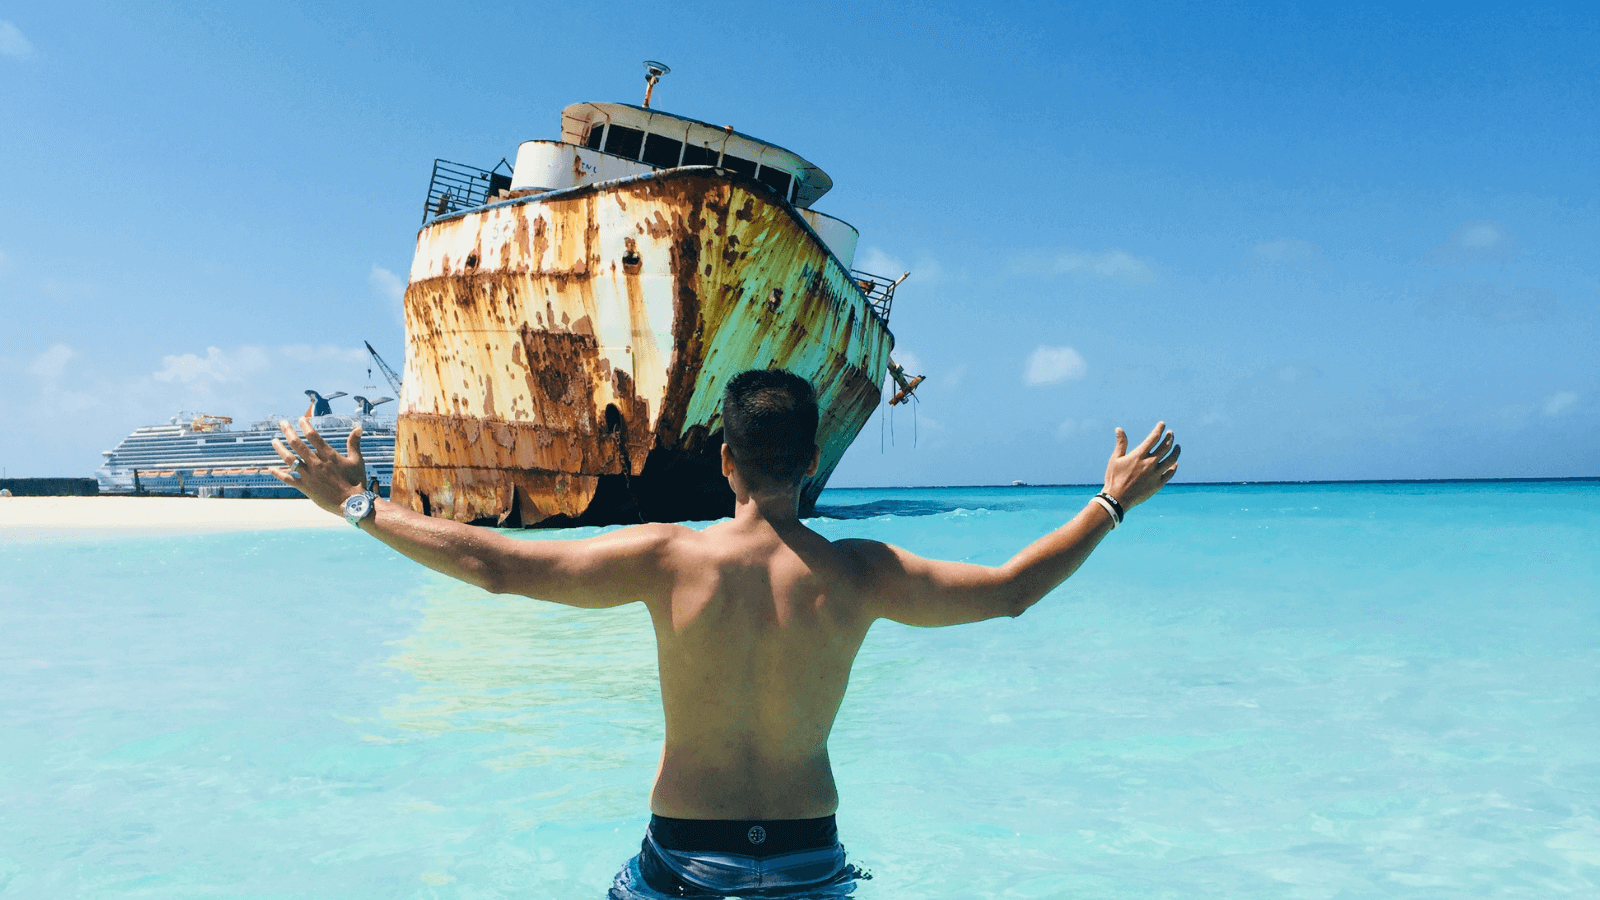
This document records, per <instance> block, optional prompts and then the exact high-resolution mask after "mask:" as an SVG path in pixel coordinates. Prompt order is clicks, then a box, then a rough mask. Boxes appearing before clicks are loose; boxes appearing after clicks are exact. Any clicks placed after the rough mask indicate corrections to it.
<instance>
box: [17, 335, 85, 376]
mask: <svg viewBox="0 0 1600 900" xmlns="http://www.w3.org/2000/svg"><path fill="white" fill-rule="evenodd" d="M77 355H78V353H77V351H75V350H73V349H72V348H71V347H68V346H67V345H66V344H52V345H50V348H49V349H47V350H45V351H44V352H43V353H40V354H39V355H38V356H35V357H34V358H33V360H32V361H31V362H29V363H28V372H29V374H31V375H33V376H34V377H35V378H38V379H40V380H41V381H50V382H53V381H56V380H58V379H60V378H61V374H62V373H63V372H65V371H66V370H67V363H68V362H70V361H71V360H72V358H73V357H74V356H77Z"/></svg>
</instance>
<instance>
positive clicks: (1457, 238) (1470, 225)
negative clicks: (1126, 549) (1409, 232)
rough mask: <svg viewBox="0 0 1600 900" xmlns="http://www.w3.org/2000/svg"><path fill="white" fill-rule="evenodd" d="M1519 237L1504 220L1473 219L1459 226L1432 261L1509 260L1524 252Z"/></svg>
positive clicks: (1457, 262) (1452, 262) (1430, 256)
mask: <svg viewBox="0 0 1600 900" xmlns="http://www.w3.org/2000/svg"><path fill="white" fill-rule="evenodd" d="M1521 249H1522V248H1521V247H1520V246H1519V245H1518V242H1517V238H1516V236H1515V235H1513V234H1512V233H1511V229H1509V228H1507V227H1506V224H1505V223H1504V222H1494V221H1490V220H1488V219H1473V220H1471V221H1468V222H1462V223H1461V224H1460V225H1457V226H1456V228H1455V230H1454V231H1452V232H1451V233H1450V236H1449V237H1447V238H1445V240H1444V243H1442V244H1440V245H1439V246H1437V247H1435V248H1434V249H1433V252H1432V253H1430V254H1429V255H1428V258H1429V260H1431V261H1432V262H1435V263H1441V264H1446V265H1464V264H1467V263H1494V262H1507V261H1509V260H1511V259H1514V258H1515V257H1516V256H1517V254H1518V253H1520V252H1521Z"/></svg>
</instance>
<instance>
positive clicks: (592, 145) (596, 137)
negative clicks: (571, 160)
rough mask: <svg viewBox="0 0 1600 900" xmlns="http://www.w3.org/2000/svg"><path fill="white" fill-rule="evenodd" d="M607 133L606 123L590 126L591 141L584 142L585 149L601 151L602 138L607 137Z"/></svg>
mask: <svg viewBox="0 0 1600 900" xmlns="http://www.w3.org/2000/svg"><path fill="white" fill-rule="evenodd" d="M605 133H606V123H604V122H596V123H594V124H593V125H590V126H589V139H588V140H587V141H584V142H583V145H584V146H585V147H588V148H589V149H590V150H599V149H600V139H601V138H602V137H605Z"/></svg>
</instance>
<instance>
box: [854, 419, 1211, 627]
mask: <svg viewBox="0 0 1600 900" xmlns="http://www.w3.org/2000/svg"><path fill="white" fill-rule="evenodd" d="M1163 432H1165V434H1164V435H1163ZM1180 450H1181V448H1180V447H1179V446H1178V445H1177V443H1176V442H1175V436H1174V434H1173V433H1172V432H1170V431H1166V423H1164V422H1161V423H1157V424H1156V427H1155V429H1154V430H1153V431H1151V432H1150V435H1149V437H1146V438H1145V439H1144V441H1142V442H1141V443H1140V444H1139V445H1138V446H1137V447H1135V448H1134V449H1133V450H1132V451H1131V452H1130V451H1129V450H1128V436H1127V435H1126V434H1125V433H1124V432H1123V430H1122V429H1121V428H1118V429H1117V437H1116V449H1115V450H1114V451H1113V452H1112V454H1111V461H1110V462H1109V463H1107V464H1106V480H1105V491H1106V493H1108V494H1110V495H1111V496H1113V497H1115V498H1116V499H1117V500H1118V501H1119V502H1120V503H1121V504H1122V507H1123V509H1124V510H1131V509H1133V508H1134V507H1135V506H1138V505H1139V504H1141V503H1143V502H1144V501H1146V500H1148V499H1150V498H1151V497H1152V496H1154V495H1155V493H1156V491H1159V490H1161V487H1162V485H1165V484H1166V483H1167V482H1168V481H1170V480H1171V479H1172V476H1173V475H1174V474H1176V473H1177V470H1178V454H1179V452H1180ZM1111 528H1112V520H1111V514H1110V512H1109V511H1108V510H1106V509H1105V508H1103V507H1102V506H1100V504H1099V503H1096V502H1093V501H1091V502H1090V503H1088V504H1087V505H1086V506H1085V507H1084V508H1083V510H1082V511H1081V512H1079V513H1078V514H1077V515H1076V516H1074V517H1073V518H1072V520H1071V521H1069V522H1068V523H1067V524H1065V525H1063V526H1061V527H1060V528H1058V529H1056V530H1055V531H1053V532H1051V533H1050V534H1047V535H1045V536H1044V537H1042V538H1040V539H1038V540H1037V541H1034V542H1033V543H1031V544H1029V545H1028V546H1027V547H1025V548H1023V550H1022V552H1020V553H1018V554H1017V555H1016V556H1014V557H1012V558H1011V560H1010V561H1009V562H1007V563H1006V564H1005V565H1003V566H978V565H972V564H970V563H959V562H949V561H946V560H933V559H923V558H922V557H920V556H917V555H915V554H913V553H910V552H907V551H905V550H902V549H900V548H899V547H893V546H889V545H887V544H880V543H878V542H876V541H851V542H848V543H847V544H846V546H848V547H849V548H850V549H851V550H853V551H854V552H855V553H856V554H857V556H858V557H859V558H860V559H861V560H862V568H863V571H864V573H865V577H866V580H867V583H868V585H869V589H868V593H869V594H870V596H871V597H872V598H873V600H874V601H875V604H876V610H875V612H876V614H877V615H878V616H879V617H882V618H888V619H893V620H895V621H897V622H904V623H905V624H907V625H921V626H928V627H932V626H938V625H959V624H961V623H964V622H977V621H980V620H982V619H992V618H995V617H996V616H1016V615H1021V614H1022V612H1023V611H1024V610H1026V609H1027V608H1028V607H1030V606H1032V605H1033V604H1035V603H1038V602H1039V601H1040V600H1041V599H1043V598H1044V596H1045V595H1046V594H1048V593H1050V592H1051V591H1052V590H1054V589H1055V588H1056V586H1057V585H1059V584H1061V582H1063V581H1066V580H1067V577H1068V576H1070V575H1071V574H1072V573H1073V572H1075V571H1077V569H1078V567H1079V566H1080V565H1082V564H1083V561H1084V560H1086V559H1088V558H1089V554H1090V553H1092V552H1094V548H1095V547H1096V546H1097V545H1099V543H1100V539H1101V538H1103V537H1105V536H1106V533H1107V532H1109V531H1110V530H1111Z"/></svg>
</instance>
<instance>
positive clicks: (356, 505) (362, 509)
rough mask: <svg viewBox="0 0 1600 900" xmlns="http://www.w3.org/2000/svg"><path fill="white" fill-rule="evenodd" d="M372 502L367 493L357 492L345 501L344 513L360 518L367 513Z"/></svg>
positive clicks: (353, 517)
mask: <svg viewBox="0 0 1600 900" xmlns="http://www.w3.org/2000/svg"><path fill="white" fill-rule="evenodd" d="M371 505H372V503H371V501H370V500H368V499H367V495H366V494H357V495H355V496H354V497H351V498H350V499H348V500H346V501H344V514H345V515H346V516H348V517H349V518H352V519H359V518H362V517H364V516H365V515H366V514H367V507H369V506H371Z"/></svg>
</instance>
